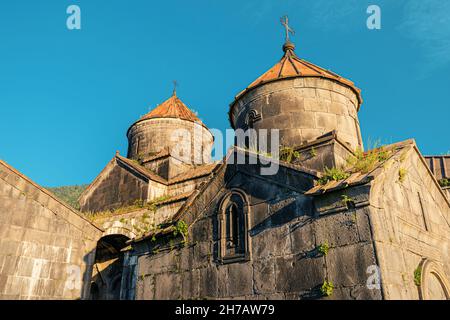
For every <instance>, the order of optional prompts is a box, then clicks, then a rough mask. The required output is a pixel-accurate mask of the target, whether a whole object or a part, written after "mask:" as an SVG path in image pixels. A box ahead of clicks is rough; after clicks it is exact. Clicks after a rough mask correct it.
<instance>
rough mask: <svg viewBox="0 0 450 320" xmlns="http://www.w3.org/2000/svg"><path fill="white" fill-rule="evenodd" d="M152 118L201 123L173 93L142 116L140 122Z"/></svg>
mask: <svg viewBox="0 0 450 320" xmlns="http://www.w3.org/2000/svg"><path fill="white" fill-rule="evenodd" d="M153 118H177V119H183V120H188V121H192V122H201V121H200V119H199V118H198V117H197V116H196V115H195V114H194V113H193V112H192V111H191V110H190V109H189V108H188V107H187V106H186V105H185V104H184V103H183V102H182V101H181V100H180V99H179V98H178V97H177V95H176V94H175V93H174V94H173V95H172V96H171V97H170V98H169V99H167V100H166V101H164V102H163V103H161V104H160V105H158V106H157V107H156V108H155V109H153V110H152V111H150V112H149V113H147V114H146V115H145V116H143V117H142V118H141V119H140V120H146V119H153Z"/></svg>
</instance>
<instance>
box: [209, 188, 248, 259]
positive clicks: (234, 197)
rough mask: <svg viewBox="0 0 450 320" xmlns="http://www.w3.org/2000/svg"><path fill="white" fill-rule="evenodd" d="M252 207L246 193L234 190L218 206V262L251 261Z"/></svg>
mask: <svg viewBox="0 0 450 320" xmlns="http://www.w3.org/2000/svg"><path fill="white" fill-rule="evenodd" d="M249 215H250V206H249V199H248V196H247V195H246V193H245V192H244V191H243V190H241V189H236V188H233V189H231V190H230V191H229V192H228V193H226V194H225V195H224V196H223V197H222V199H221V201H220V203H219V206H218V212H217V221H218V237H217V238H218V242H219V243H218V261H219V262H221V263H233V262H238V261H248V260H250V234H249V221H250V218H249Z"/></svg>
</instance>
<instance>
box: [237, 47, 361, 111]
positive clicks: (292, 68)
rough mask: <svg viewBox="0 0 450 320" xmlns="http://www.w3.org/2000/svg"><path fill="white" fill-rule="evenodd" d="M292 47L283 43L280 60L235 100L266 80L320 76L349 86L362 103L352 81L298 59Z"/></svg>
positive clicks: (359, 92) (358, 90) (359, 91)
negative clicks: (282, 53) (282, 52)
mask: <svg viewBox="0 0 450 320" xmlns="http://www.w3.org/2000/svg"><path fill="white" fill-rule="evenodd" d="M294 49H295V46H294V44H293V43H291V42H288V43H285V44H284V46H283V51H284V55H283V57H282V58H281V60H280V61H279V62H278V63H277V64H275V65H274V66H273V67H272V68H271V69H269V71H267V72H266V73H264V74H263V75H262V76H260V77H259V78H258V79H256V80H255V81H253V82H252V83H251V84H250V85H249V86H248V87H247V88H246V89H245V90H243V91H242V92H240V93H239V94H238V95H237V96H236V100H237V99H239V98H240V97H241V96H243V95H244V94H245V93H246V92H247V91H249V90H251V89H253V88H255V87H258V86H259V85H261V84H264V83H267V82H271V81H276V80H280V79H286V78H294V77H320V78H327V79H331V80H335V81H337V82H340V83H342V84H344V85H347V86H349V87H350V88H351V89H352V90H353V91H354V92H355V93H356V95H357V96H358V100H359V103H360V104H361V103H362V97H361V90H360V89H358V88H357V87H356V86H355V84H354V83H353V82H352V81H350V80H347V79H345V78H342V77H341V76H339V75H337V74H335V73H334V72H332V71H330V70H326V69H323V68H321V67H319V66H316V65H315V64H312V63H311V62H308V61H305V60H303V59H300V58H299V57H297V55H296V54H295V53H294Z"/></svg>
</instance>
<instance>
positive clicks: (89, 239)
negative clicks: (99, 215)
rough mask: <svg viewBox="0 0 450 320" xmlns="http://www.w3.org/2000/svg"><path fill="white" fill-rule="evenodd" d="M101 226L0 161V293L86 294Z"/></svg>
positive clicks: (19, 296)
mask: <svg viewBox="0 0 450 320" xmlns="http://www.w3.org/2000/svg"><path fill="white" fill-rule="evenodd" d="M101 233H102V231H101V230H100V229H99V228H97V227H96V226H94V225H93V224H91V223H90V222H89V221H87V220H86V219H85V218H84V217H83V216H81V215H80V214H79V213H78V212H76V211H75V210H74V209H72V208H70V207H68V206H67V205H66V204H64V203H62V202H61V201H60V200H58V199H56V198H55V196H53V195H52V194H51V193H50V192H48V191H46V190H45V189H42V188H41V187H39V186H37V185H36V184H35V183H33V182H32V181H31V180H29V179H28V178H26V177H25V176H23V175H21V174H20V173H18V172H17V171H16V170H14V169H12V168H11V167H10V166H8V165H7V164H6V163H4V162H2V161H0V299H87V298H89V290H90V278H91V274H92V266H93V264H94V258H95V248H96V245H97V240H98V239H99V238H100V236H101Z"/></svg>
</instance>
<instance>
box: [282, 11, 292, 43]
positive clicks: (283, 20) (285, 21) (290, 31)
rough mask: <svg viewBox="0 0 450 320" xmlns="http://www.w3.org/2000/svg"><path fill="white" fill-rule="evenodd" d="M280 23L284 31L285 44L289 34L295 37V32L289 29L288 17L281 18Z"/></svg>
mask: <svg viewBox="0 0 450 320" xmlns="http://www.w3.org/2000/svg"><path fill="white" fill-rule="evenodd" d="M280 21H281V24H282V25H283V26H284V28H285V29H286V42H289V33H291V34H292V35H295V31H294V29H292V28H291V27H289V18H288V16H284V17H282V18H281V19H280Z"/></svg>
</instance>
